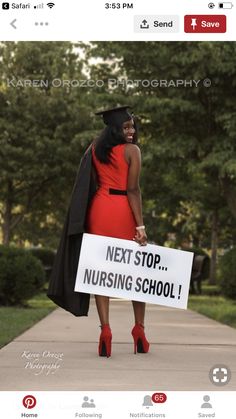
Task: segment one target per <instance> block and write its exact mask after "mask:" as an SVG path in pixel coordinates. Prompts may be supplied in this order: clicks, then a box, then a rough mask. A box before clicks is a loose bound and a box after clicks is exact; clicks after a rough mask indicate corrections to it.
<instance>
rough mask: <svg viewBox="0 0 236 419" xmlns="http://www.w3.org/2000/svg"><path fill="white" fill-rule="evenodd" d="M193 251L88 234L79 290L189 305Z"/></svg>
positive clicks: (174, 305)
mask: <svg viewBox="0 0 236 419" xmlns="http://www.w3.org/2000/svg"><path fill="white" fill-rule="evenodd" d="M192 261H193V253H191V252H186V251H182V250H176V249H171V248H166V247H162V246H157V245H154V244H148V245H147V246H142V247H141V246H139V245H138V244H137V243H135V242H132V241H130V240H123V239H116V238H111V237H104V236H97V235H94V234H84V235H83V241H82V247H81V253H80V259H79V265H78V270H77V277H76V283H75V291H77V292H85V293H89V294H98V295H107V296H110V297H118V298H125V299H129V300H136V301H143V302H147V303H152V304H160V305H164V306H170V307H176V308H187V302H188V293H189V283H190V277H191V270H192Z"/></svg>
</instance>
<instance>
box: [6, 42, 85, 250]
mask: <svg viewBox="0 0 236 419" xmlns="http://www.w3.org/2000/svg"><path fill="white" fill-rule="evenodd" d="M0 57H1V59H0V167H1V169H0V182H1V191H0V210H1V220H0V227H1V229H2V236H3V243H5V244H8V243H9V242H10V241H11V239H13V233H14V238H15V239H17V238H18V239H21V240H22V239H23V240H24V239H27V238H29V237H30V238H31V239H32V240H33V237H32V231H33V230H34V232H35V233H36V232H39V231H41V239H42V232H43V231H47V230H49V232H50V227H51V229H52V230H51V231H55V228H56V227H57V226H58V223H59V222H60V217H61V214H62V213H63V212H65V208H66V205H67V203H68V199H69V193H70V191H71V189H72V186H73V179H74V177H75V173H76V169H77V167H78V163H79V160H80V155H81V153H82V150H84V148H85V146H86V139H85V140H84V141H82V140H81V137H80V134H81V132H86V130H87V129H88V121H89V111H90V107H89V105H88V104H87V103H86V94H87V92H86V91H83V90H81V91H79V90H78V89H74V88H73V87H71V86H70V85H68V83H67V84H65V87H60V88H59V87H57V86H59V85H62V84H63V83H64V82H66V81H67V80H73V79H75V80H80V79H81V78H82V68H83V60H82V59H81V57H80V54H79V52H76V50H75V48H74V46H73V44H71V43H69V42H53V43H51V42H20V43H13V42H5V43H1V44H0ZM60 83H61V84H60ZM83 99H84V100H83ZM48 227H49V228H48ZM35 236H36V237H35V239H34V240H33V242H34V241H37V234H35Z"/></svg>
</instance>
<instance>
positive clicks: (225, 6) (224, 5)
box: [219, 1, 233, 9]
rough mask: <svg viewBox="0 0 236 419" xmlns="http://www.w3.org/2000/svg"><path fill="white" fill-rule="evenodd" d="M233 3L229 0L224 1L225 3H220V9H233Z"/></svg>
mask: <svg viewBox="0 0 236 419" xmlns="http://www.w3.org/2000/svg"><path fill="white" fill-rule="evenodd" d="M232 7H233V3H231V2H229V1H224V2H223V3H219V9H232Z"/></svg>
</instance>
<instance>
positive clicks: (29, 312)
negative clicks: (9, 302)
mask: <svg viewBox="0 0 236 419" xmlns="http://www.w3.org/2000/svg"><path fill="white" fill-rule="evenodd" d="M55 308H56V305H55V304H54V303H53V302H52V301H51V300H49V298H47V296H46V293H42V294H38V295H36V296H35V297H33V298H31V299H30V300H28V307H25V308H24V307H3V306H0V331H1V332H0V348H1V347H2V346H4V345H6V344H7V343H9V342H10V341H11V340H12V339H14V338H15V337H16V336H18V335H20V334H21V333H22V332H24V331H25V330H27V329H29V328H30V327H31V326H33V325H34V324H35V323H37V322H38V321H39V320H40V319H42V318H43V317H45V316H46V315H47V314H49V313H50V312H51V311H52V310H54V309H55Z"/></svg>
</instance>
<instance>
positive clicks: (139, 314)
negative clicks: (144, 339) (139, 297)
mask: <svg viewBox="0 0 236 419" xmlns="http://www.w3.org/2000/svg"><path fill="white" fill-rule="evenodd" d="M132 304H133V309H134V320H135V324H141V325H142V326H144V318H145V307H146V304H145V303H142V302H141V301H132Z"/></svg>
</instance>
